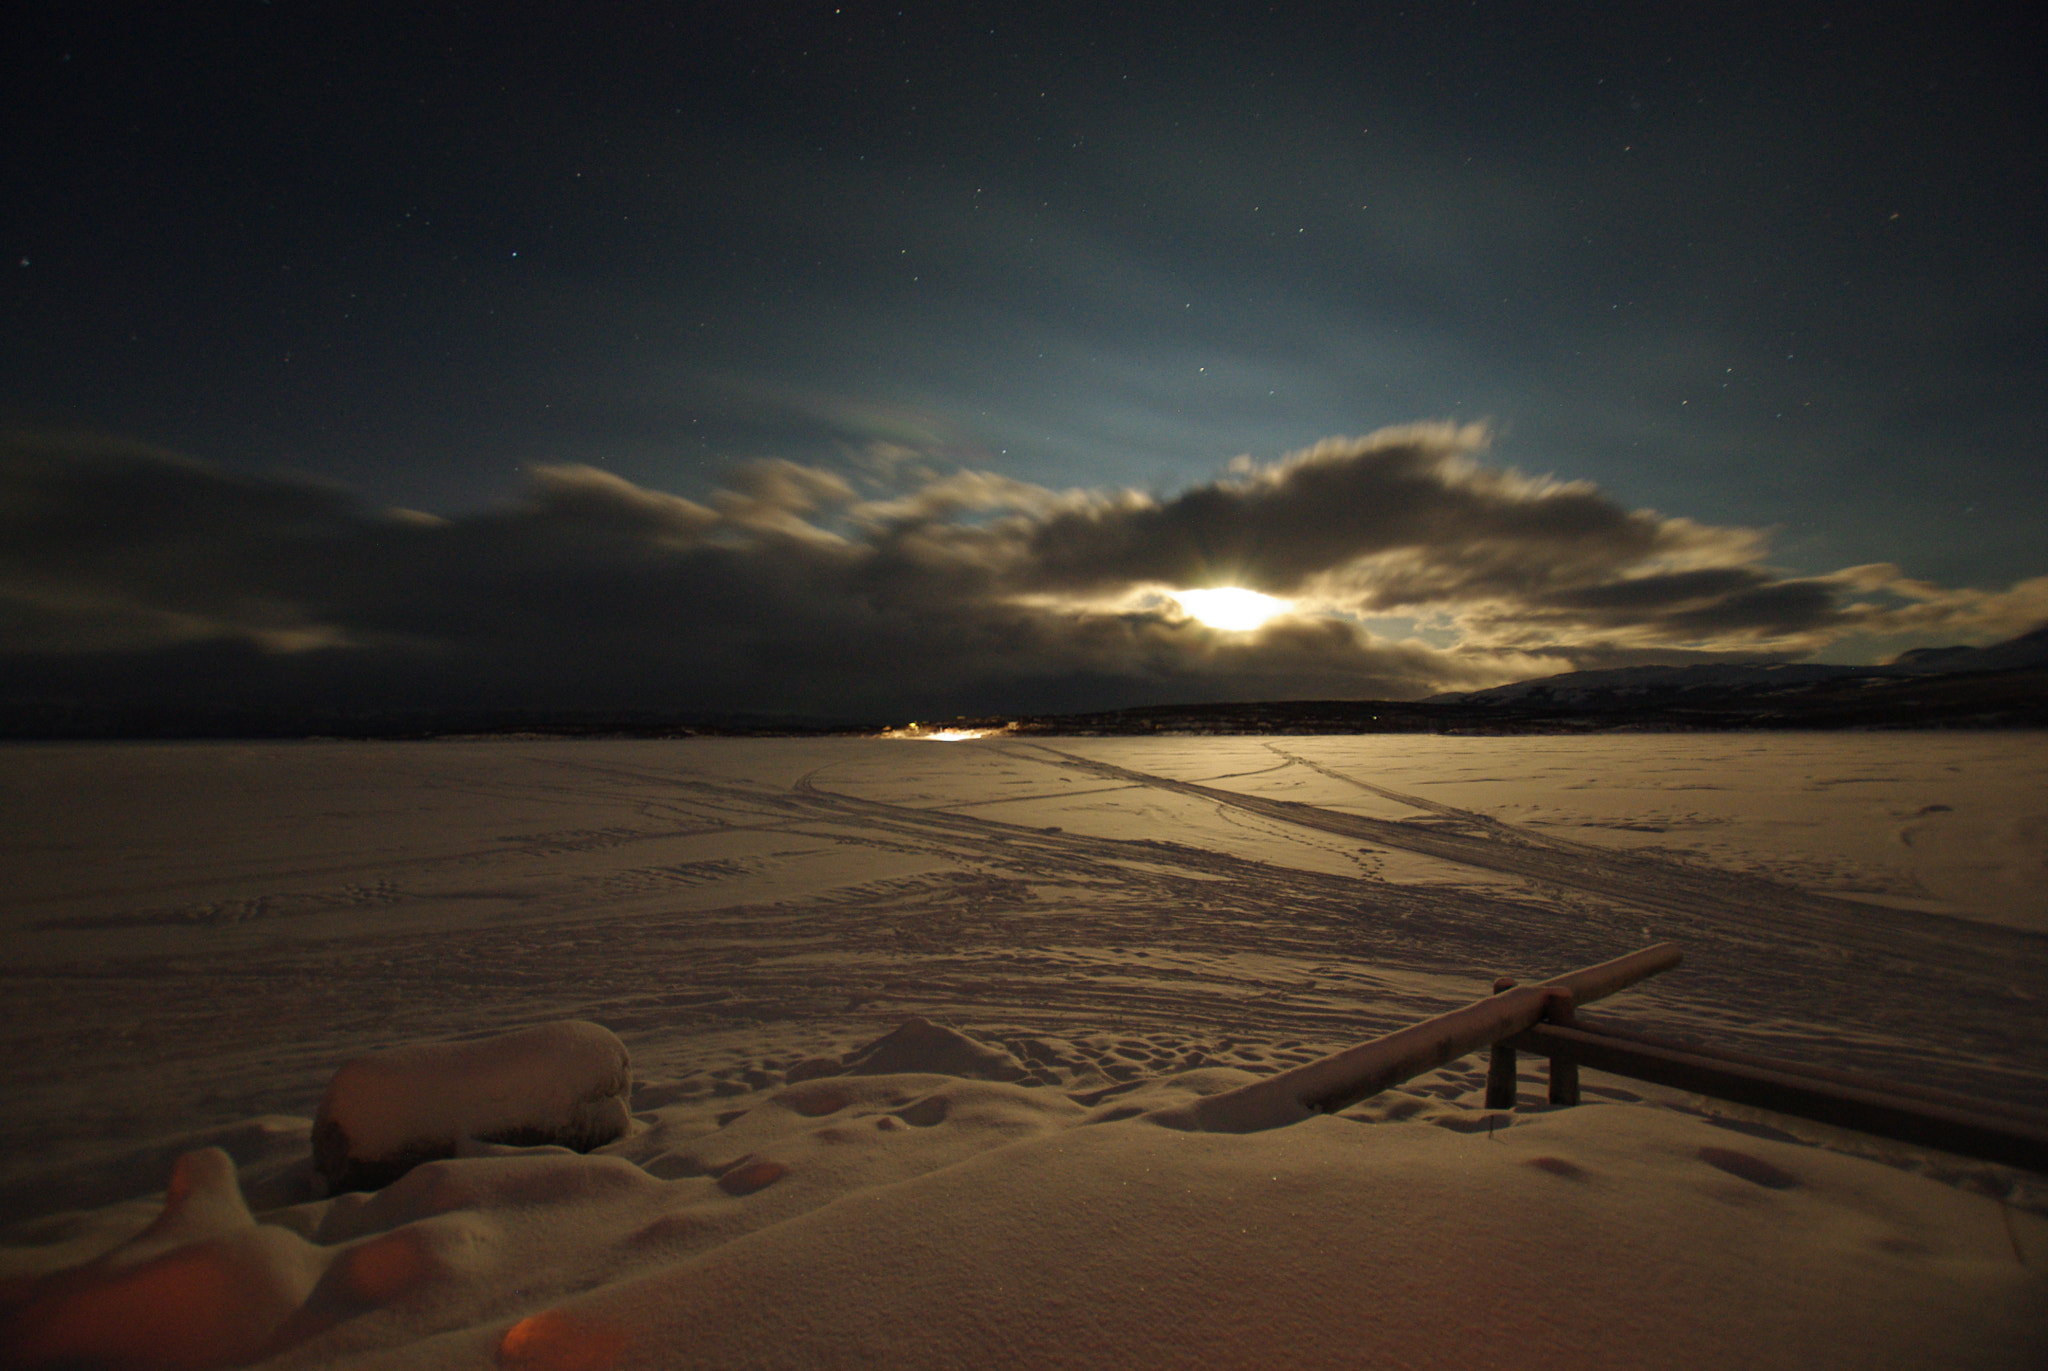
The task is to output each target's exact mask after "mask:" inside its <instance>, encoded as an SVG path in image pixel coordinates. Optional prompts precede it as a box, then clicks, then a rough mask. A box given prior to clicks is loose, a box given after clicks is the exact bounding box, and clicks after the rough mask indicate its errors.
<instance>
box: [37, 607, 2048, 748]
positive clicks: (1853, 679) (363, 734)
mask: <svg viewBox="0 0 2048 1371" xmlns="http://www.w3.org/2000/svg"><path fill="white" fill-rule="evenodd" d="M899 723H900V720H894V719H881V718H859V717H843V718H824V717H798V716H791V715H775V714H704V713H690V712H684V711H673V712H664V711H656V710H641V711H631V712H627V711H594V710H587V711H574V710H467V711H451V710H438V711H412V712H404V711H383V712H370V711H361V710H356V711H334V712H329V713H321V712H317V711H314V712H306V711H294V712H290V713H286V712H280V711H276V710H261V709H254V708H249V707H246V706H244V707H235V706H232V705H227V706H216V707H212V708H201V707H196V706H195V705H194V704H193V703H191V702H189V701H187V702H184V703H182V704H177V705H164V706H159V707H141V706H129V707H126V708H115V707H106V706H102V707H98V708H94V707H91V706H88V705H85V704H82V703H78V702H67V701H61V700H51V699H49V698H42V699H22V698H16V699H14V700H8V699H6V698H5V695H4V694H0V739H13V740H46V741H56V740H62V739H201V738H249V739H263V738H276V739H286V738H321V737H325V738H336V739H347V738H354V739H371V738H381V739H425V738H521V737H549V738H687V737H697V736H710V737H825V736H853V735H863V734H874V733H878V732H880V731H882V730H883V729H884V728H886V727H888V726H890V725H892V724H899ZM936 726H941V724H940V721H937V720H931V721H927V723H926V727H927V729H929V728H930V727H936ZM943 726H944V727H949V728H975V729H1002V730H1004V731H1006V732H1010V733H1017V734H1036V735H1053V734H1066V735H1082V736H1085V735H1091V734H1092V735H1111V736H1127V735H1136V736H1142V735H1146V734H1160V733H1164V734H1177V733H1178V734H1185V733H1252V734H1257V733H1451V734H1491V733H1499V734H1515V733H1614V732H1642V733H1652V732H1711V731H1727V730H1737V729H1746V730H1769V729H1787V730H1789V729H1809V730H1811V729H1866V730H1868V729H1957V728H1968V729H2021V728H2048V625H2044V626H2043V627H2041V628H2038V629H2035V630H2034V631H2033V632H2031V633H2027V634H2024V635H2022V636H2020V637H2018V638H2014V639H2010V640H2008V641H2006V642H2003V643H1997V644H1993V645H1992V646H1990V647H1983V648H1916V649H1914V650H1912V651H1910V652H1906V653H1902V654H1901V655H1900V656H1899V657H1897V658H1895V659H1894V660H1893V661H1891V662H1889V663H1886V664H1884V665H1882V666H1868V667H1856V666H1826V665H1802V664H1782V663H1750V664H1738V665H1707V666H1687V667H1656V666H1651V667H1626V668H1619V669H1613V670H1604V671H1580V672H1570V673H1566V674H1564V675H1560V676H1549V677H1543V678H1540V679H1537V680H1532V681H1521V682H1517V683H1515V684H1512V685H1505V686H1496V687H1494V688H1492V689H1490V690H1481V691H1472V692H1468V693H1465V694H1459V695H1438V696H1434V697H1432V698H1430V699H1427V700H1275V701H1265V702H1237V703H1221V704H1178V705H1143V706H1137V707H1133V708H1128V709H1117V710H1107V711H1102V712H1099V713H1091V714H1033V715H982V716H965V715H956V716H954V717H953V718H951V719H948V720H945V721H943Z"/></svg>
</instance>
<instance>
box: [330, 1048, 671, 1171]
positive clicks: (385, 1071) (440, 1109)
mask: <svg viewBox="0 0 2048 1371" xmlns="http://www.w3.org/2000/svg"><path fill="white" fill-rule="evenodd" d="M632 1088H633V1080H632V1070H631V1065H630V1059H629V1058H628V1056H627V1054H626V1045H625V1044H624V1043H622V1042H620V1041H619V1040H618V1038H617V1036H616V1035H614V1034H613V1033H612V1031H611V1030H610V1029H608V1028H605V1027H602V1026H601V1025H598V1024H594V1023H586V1022H584V1021H582V1020H580V1019H565V1020H563V1021H561V1022H559V1023H550V1024H542V1025H541V1026H540V1027H538V1028H528V1029H523V1030H521V1031H519V1032H517V1033H506V1034H503V1035H501V1036H499V1037H496V1038H483V1039H478V1040H473V1041H467V1042H441V1043H414V1044H410V1045H408V1046H405V1047H394V1048H390V1049H388V1050H386V1051H383V1052H372V1053H369V1054H367V1055H365V1056H361V1057H357V1058H355V1059H354V1060H353V1061H350V1062H348V1063H346V1064H344V1065H343V1066H342V1068H341V1069H340V1070H339V1071H337V1072H335V1073H334V1079H333V1080H332V1081H331V1082H329V1084H328V1086H327V1094H326V1097H325V1098H324V1099H322V1100H321V1102H320V1113H319V1115H318V1117H317V1118H316V1119H315V1120H314V1123H313V1165H314V1167H315V1169H316V1170H318V1171H319V1173H320V1174H321V1175H322V1176H323V1177H325V1178H326V1181H327V1188H328V1191H329V1192H330V1193H339V1192H341V1191H344V1190H376V1189H379V1188H381V1187H383V1186H386V1185H389V1184H390V1183H391V1182H393V1181H395V1180H397V1179H398V1178H399V1177H400V1176H403V1175H404V1174H405V1173H406V1172H408V1171H410V1170H411V1169H412V1168H413V1167H415V1166H418V1165H419V1164H420V1163H421V1162H429V1161H438V1160H440V1159H441V1158H444V1157H453V1156H455V1155H457V1154H458V1153H459V1152H460V1151H462V1150H463V1149H464V1147H465V1146H466V1145H469V1144H476V1143H499V1144H505V1145H508V1146H514V1147H538V1146H542V1145H545V1144H553V1145H556V1146H560V1147H567V1148H571V1149H573V1150H574V1151H577V1152H587V1151H589V1150H590V1149H591V1148H593V1147H600V1146H602V1145H603V1144H605V1143H608V1142H611V1141H613V1140H614V1139H616V1138H619V1137H621V1136H623V1135H624V1134H625V1132H626V1128H627V1124H628V1122H629V1115H628V1112H627V1107H626V1101H627V1097H628V1096H629V1095H630V1094H631V1092H632Z"/></svg>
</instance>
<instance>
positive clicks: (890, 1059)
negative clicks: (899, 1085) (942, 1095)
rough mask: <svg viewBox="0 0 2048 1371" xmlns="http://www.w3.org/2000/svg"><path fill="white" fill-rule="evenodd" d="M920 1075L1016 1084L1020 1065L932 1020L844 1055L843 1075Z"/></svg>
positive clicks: (908, 1022)
mask: <svg viewBox="0 0 2048 1371" xmlns="http://www.w3.org/2000/svg"><path fill="white" fill-rule="evenodd" d="M918 1073H924V1074H929V1075H934V1076H962V1077H965V1078H966V1079H968V1080H975V1081H1014V1080H1019V1079H1021V1078H1022V1077H1024V1076H1025V1075H1026V1074H1028V1073H1027V1072H1026V1071H1025V1068H1024V1064H1023V1063H1022V1062H1019V1061H1018V1060H1017V1059H1016V1058H1015V1057H1013V1056H1011V1055H1010V1054H1009V1053H1008V1052H1006V1051H1004V1050H1003V1049H1001V1048H999V1047H990V1046H989V1045H988V1044H986V1043H982V1042H977V1041H976V1040H975V1039H973V1038H970V1037H968V1036H967V1035H966V1034H965V1033H962V1032H960V1031H959V1030H957V1029H952V1028H947V1027H945V1026H944V1025H942V1024H935V1023H933V1022H932V1021H931V1020H930V1019H926V1018H920V1017H915V1016H913V1017H911V1018H908V1019H905V1020H904V1021H903V1023H902V1024H901V1025H900V1026H899V1027H897V1028H896V1029H895V1031H893V1032H891V1033H889V1034H886V1035H885V1036H883V1037H880V1038H877V1039H876V1040H875V1041H874V1042H871V1043H869V1044H868V1045H867V1046H866V1047H863V1048H860V1049H858V1050H856V1051H854V1052H850V1053H848V1054H847V1056H846V1058H845V1065H844V1067H843V1068H842V1074H845V1075H848V1076H903V1075H913V1074H918Z"/></svg>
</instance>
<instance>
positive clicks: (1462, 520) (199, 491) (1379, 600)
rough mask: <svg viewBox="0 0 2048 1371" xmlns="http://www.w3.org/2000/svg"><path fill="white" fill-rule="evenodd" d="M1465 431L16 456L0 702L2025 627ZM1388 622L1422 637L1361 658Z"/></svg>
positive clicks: (1087, 675) (553, 689)
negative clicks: (1095, 446)
mask: <svg viewBox="0 0 2048 1371" xmlns="http://www.w3.org/2000/svg"><path fill="white" fill-rule="evenodd" d="M1485 440H1486V435H1485V434H1484V433H1483V432H1482V431H1480V430H1477V429H1473V428H1455V427H1451V426H1414V427H1409V428H1403V429H1396V430H1389V431H1387V432H1384V433H1381V434H1377V435H1374V436H1372V437H1368V438H1364V439H1343V440H1337V439H1333V440H1329V441H1326V442H1324V443H1321V444H1318V445H1317V446H1315V447H1313V448H1310V449H1308V450H1307V451H1304V452H1301V453H1297V454H1294V455H1292V456H1290V457H1287V458H1284V459H1282V460H1280V461H1277V462H1273V463H1271V464H1266V465H1260V464H1258V463H1255V462H1253V461H1251V460H1249V459H1240V460H1239V461H1237V462H1236V463H1233V464H1232V468H1231V470H1230V471H1229V472H1228V473H1226V474H1225V475H1224V476H1222V477H1220V478H1218V479H1216V480H1212V481H1210V482H1208V483H1206V484H1203V485H1200V486H1197V487H1195V488H1193V489H1190V490H1186V491H1183V492H1180V493H1178V494H1173V495H1169V496H1163V497H1162V496H1153V495H1148V494H1144V493H1141V492H1136V491H1110V490H1070V491H1053V490H1048V489H1045V488H1042V487H1038V486H1033V485H1029V484H1026V483H1023V482H1019V481H1016V480H1013V479H1010V478H1007V477H1003V476H999V475H995V474H991V473H988V472H981V471H969V470H958V471H953V472H950V473H940V472H937V471H935V470H934V469H933V468H932V467H931V466H929V465H927V464H923V463H920V462H916V461H908V460H898V458H900V457H901V456H902V454H896V455H895V456H894V457H892V458H891V459H890V460H888V461H875V462H870V463H867V464H866V466H867V469H866V470H865V471H860V470H849V471H847V472H839V471H832V470H825V469H821V468H817V467H811V466H804V465H800V464H797V463H793V462H787V461H756V462H751V463H746V464H742V465H740V466H738V467H736V468H734V469H733V470H731V471H730V472H729V473H728V475H727V477H726V479H725V482H724V484H723V485H722V486H721V487H720V488H719V489H718V490H716V491H714V492H713V493H712V494H711V495H710V496H709V497H708V498H707V499H706V500H705V501H704V502H701V503H700V502H698V501H693V500H688V499H684V498H681V497H679V496H676V495H671V494H666V493H663V492H660V491H656V490H650V489H647V488H645V487H643V486H640V485H636V484H634V483H632V482H629V481H626V480H624V479H622V478H620V477H618V476H615V475H613V474H610V473H608V472H605V471H602V470H598V469H595V468H591V467H585V466H549V467H540V468H536V469H534V470H533V471H532V472H530V473H529V476H528V480H527V483H526V486H525V489H524V490H523V491H522V492H521V493H520V495H519V496H518V498H517V499H515V500H512V501H510V502H507V503H505V504H502V505H500V506H498V507H496V508H493V509H490V510H488V511H485V512H482V513H477V514H471V515H467V516H464V517H461V518H456V519H443V518H437V517H434V516H431V515H427V514H422V513H417V512H410V511H404V510H381V511H380V510H373V509H368V508H365V507H364V506H362V505H361V504H360V503H359V502H358V501H357V500H356V499H354V498H353V497H352V496H351V495H350V494H348V493H347V492H345V491H343V490H340V489H337V488H335V487H332V486H329V485H323V484H319V483H315V482H311V481H307V480H303V479H298V478H288V477H282V476H271V477H257V476H251V475H247V474H237V473H232V472H228V471H225V470H222V469H220V468H217V467H214V466H210V465H206V464H203V463H199V462H194V461H189V460H185V459H182V458H179V457H176V456H172V455H169V454H165V453H161V452H157V451H154V450H150V449H147V448H142V447H138V446H134V445H128V444H121V443H114V442H108V441H103V440H88V439H81V438H71V439H53V438H49V437H40V436H22V435H17V436H15V437H13V438H11V439H9V440H8V441H7V443H6V446H5V448H4V450H0V534H4V536H0V635H4V636H0V653H4V655H0V665H4V669H5V674H6V680H5V683H4V689H0V698H4V699H6V700H8V701H10V702H11V704H12V706H13V707H29V706H30V705H34V704H36V702H38V701H41V702H44V703H47V702H48V701H51V700H58V701H63V700H70V701H74V702H84V703H86V704H92V703H107V704H110V705H130V706H132V705H136V704H139V703H147V702H156V703H158V704H161V705H163V706H164V707H166V708H173V707H178V702H180V701H183V702H187V703H188V704H194V705H195V707H196V702H204V701H213V702H215V703H223V702H225V704H227V705H232V706H233V707H235V708H259V707H260V708H266V709H270V710H273V711H276V712H279V713H283V714H290V713H291V712H293V711H294V710H297V711H301V712H304V713H306V714H308V715H313V714H324V713H327V712H332V711H334V710H357V711H365V710H367V711H394V710H395V711H415V710H432V709H446V708H496V709H588V710H615V709H656V710H670V711H738V710H747V711H794V712H800V713H809V714H878V713H879V714H884V715H894V714H902V713H933V712H942V711H972V710H991V709H995V710H1005V711H1018V710H1042V709H1074V708H1085V707H1100V706H1104V705H1116V704H1129V703H1141V702H1168V701H1193V700H1218V699H1244V698H1269V699H1270V698H1290V697H1291V698H1319V697H1321V698H1327V697H1353V698H1357V697H1396V698H1398V697H1412V696H1415V695H1420V694H1427V693H1430V692H1433V691H1436V690H1442V689H1455V688H1469V687H1474V686H1483V685H1487V684H1492V683H1497V682H1500V681H1504V680H1511V679H1519V678H1523V677H1527V676H1532V675H1540V674H1544V673H1546V672H1550V671H1557V670H1564V669H1569V668H1571V667H1574V666H1578V665H1590V664H1609V663H1613V662H1618V661H1649V660H1659V659H1662V660H1692V659H1696V658H1697V657H1698V656H1699V655H1700V654H1725V653H1744V654H1750V655H1756V654H1768V655H1777V656H1784V655H1797V654H1800V653H1804V652H1809V651H1812V650H1814V649H1816V648H1818V647H1820V646H1823V645H1825V644H1826V643H1828V642H1830V641H1833V640H1835V639H1837V638H1840V637H1842V636H1843V635H1845V634H1850V633H1864V634H1870V633H1880V632H1885V631H1905V630H1912V631H1919V632H1925V633H1929V634H1936V633H1939V634H1942V635H1945V636H1948V637H1954V636H1972V635H1974V636H1978V637H1989V636H1997V635H2000V634H2003V633H2007V632H2016V631H2019V630H2021V629H2024V628H2026V627H2030V626H2031V625H2032V624H2034V623H2036V622H2038V621H2039V620H2040V619H2042V618H2043V617H2048V581H2032V582H2024V583H2021V584H2020V585H2019V586H2016V587H2014V588H2013V589H2011V590H2009V591H2005V592H1989V591H1975V590H1949V589H1944V588H1942V587H1938V586H1933V585H1929V584H1927V583H1925V582H1920V581H1913V580H1909V579H1907V578H1905V577H1903V576H1902V575H1901V574H1900V573H1899V572H1898V570H1897V569H1896V568H1893V567H1889V566H1870V567H1857V568H1849V569H1846V570H1844V571H1841V572H1837V573H1834V574H1833V575H1831V576H1826V577H1804V578H1792V577H1784V576H1780V575H1778V574H1776V573H1774V572H1772V571H1771V570H1770V569H1769V568H1768V567H1767V566H1766V565H1765V564H1764V562H1763V560H1762V558H1763V556H1764V553H1765V541H1764V539H1763V537H1762V535H1760V534H1758V533H1757V532H1755V531H1754V530H1748V529H1739V528H1726V527H1712V526H1708V525H1703V524H1698V523H1694V522H1692V521H1689V520H1686V519H1682V518H1671V517H1666V516H1662V515H1659V514H1655V513H1652V512H1648V511H1642V510H1629V509H1626V508H1623V507H1622V506H1620V505H1618V504H1616V503H1615V502H1614V501H1612V500H1611V499H1609V498H1608V497H1606V496H1605V495H1603V494H1602V493H1601V492H1600V491H1599V490H1597V489H1595V488H1594V487H1592V486H1590V485H1587V484H1585V483H1580V482H1572V483H1568V482H1561V481H1556V480H1550V479H1545V478H1535V477H1530V476H1525V475H1523V474H1520V473H1518V472H1515V471H1513V470H1509V469H1506V468H1503V467H1500V466H1495V465H1488V464H1486V463H1484V462H1482V461H1480V460H1479V458H1478V453H1479V451H1480V450H1481V449H1482V447H1483V445H1484V443H1485ZM1226 584H1234V585H1243V586H1247V587H1250V588H1254V589H1259V590H1263V591H1267V592H1269V593H1272V594H1275V595H1280V596H1284V597H1287V598H1289V599H1290V600H1291V601H1292V604H1293V611H1292V612H1291V613H1289V614H1287V615H1284V616H1282V617H1280V618H1278V619H1275V620H1273V621H1271V622H1270V623H1269V624H1267V625H1266V626H1265V627H1264V628H1262V629H1260V630H1257V631H1255V632H1250V633H1225V632H1219V631H1216V630H1213V629H1210V628H1208V627H1205V626H1203V625H1201V624H1199V623H1197V622H1195V621H1193V620H1191V619H1189V618H1188V617H1187V616H1186V615H1185V614H1184V613H1183V612H1182V611H1181V609H1180V607H1179V605H1178V604H1177V602H1175V601H1173V600H1172V599H1171V593H1172V592H1173V591H1175V590H1181V589H1190V588H1196V587H1201V586H1207V585H1226ZM1390 617H1394V618H1405V619H1407V620H1411V621H1414V622H1415V623H1417V624H1418V625H1419V626H1420V627H1419V628H1418V629H1417V631H1415V632H1413V633H1403V634H1401V635H1400V636H1398V637H1390V636H1388V634H1387V632H1386V631H1384V630H1385V629H1386V621H1387V620H1388V619H1389V618H1390ZM1368 620H1370V621H1372V622H1374V623H1376V624H1378V625H1379V626H1380V629H1381V630H1382V631H1379V632H1375V631H1373V630H1372V629H1370V628H1368V627H1367V621H1368Z"/></svg>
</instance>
